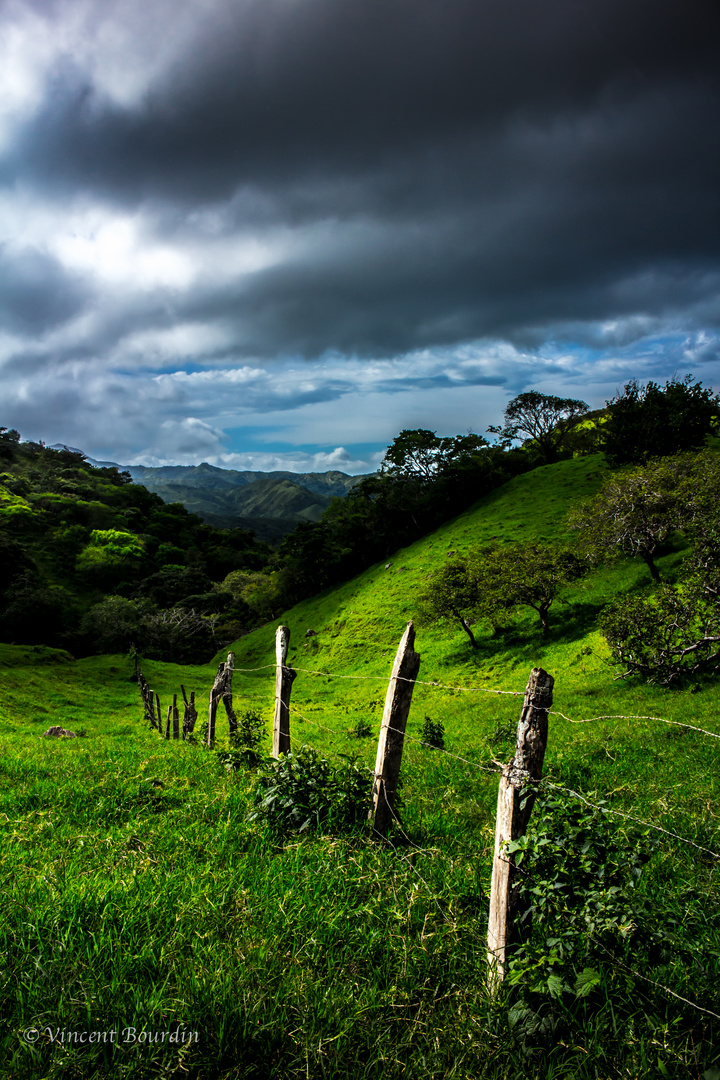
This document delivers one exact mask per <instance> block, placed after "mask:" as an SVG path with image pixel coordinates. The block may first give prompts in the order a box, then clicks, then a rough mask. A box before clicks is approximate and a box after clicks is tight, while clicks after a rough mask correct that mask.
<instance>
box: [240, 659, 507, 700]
mask: <svg viewBox="0 0 720 1080" xmlns="http://www.w3.org/2000/svg"><path fill="white" fill-rule="evenodd" d="M272 666H274V665H272ZM236 670H239V669H236ZM253 670H256V671H260V668H255V669H253ZM293 671H298V672H302V673H303V674H304V675H321V676H322V677H323V678H325V679H350V680H352V681H355V682H388V676H387V675H339V674H337V673H336V672H333V671H315V670H314V669H313V668H302V667H294V666H293ZM393 679H394V680H395V681H396V682H408V683H413V684H414V685H415V686H431V687H433V688H434V689H436V690H459V691H463V692H464V693H467V694H504V695H507V696H509V697H523V696H524V694H525V691H524V690H490V689H488V688H486V687H484V686H447V685H446V684H445V683H441V682H437V680H433V681H432V682H431V681H423V680H422V679H408V678H406V677H405V676H404V675H391V676H390V677H389V681H392V680H393Z"/></svg>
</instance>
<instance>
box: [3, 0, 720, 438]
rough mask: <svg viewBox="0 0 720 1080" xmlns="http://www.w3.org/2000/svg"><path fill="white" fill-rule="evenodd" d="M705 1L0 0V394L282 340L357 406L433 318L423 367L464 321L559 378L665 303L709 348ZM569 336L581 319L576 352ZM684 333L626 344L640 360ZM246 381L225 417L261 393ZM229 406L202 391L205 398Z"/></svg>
mask: <svg viewBox="0 0 720 1080" xmlns="http://www.w3.org/2000/svg"><path fill="white" fill-rule="evenodd" d="M719 18H720V17H719V14H718V9H717V8H716V7H715V6H714V5H711V4H709V3H705V0H660V2H657V0H656V2H653V3H652V4H651V3H649V0H622V2H620V0H606V2H604V3H603V4H592V3H590V2H589V0H585V2H582V0H548V2H546V3H543V4H538V3H537V2H536V0H510V2H508V0H484V2H483V3H482V4H479V3H477V0H442V2H440V0H412V2H410V0H382V2H380V0H246V2H234V3H230V2H229V0H213V2H209V3H203V4H200V3H198V2H197V0H192V2H190V0H186V2H185V3H182V2H178V0H174V2H173V3H170V2H169V0H168V2H165V0H153V2H152V3H149V4H148V3H147V2H145V3H141V2H140V0H114V2H112V0H105V2H104V3H103V4H100V2H99V0H69V2H65V3H60V2H59V0H58V2H56V3H53V2H40V0H36V2H34V3H27V0H26V2H24V3H20V2H12V0H8V2H7V3H6V4H5V6H4V7H3V9H2V11H0V29H2V28H3V26H4V31H5V33H4V35H2V37H3V39H4V40H5V42H6V43H7V44H6V50H7V55H6V57H5V63H4V65H0V68H1V69H2V70H3V71H4V72H5V74H4V76H2V75H0V84H1V83H2V79H3V77H4V79H5V87H4V91H5V93H4V94H2V95H0V96H1V97H2V98H4V100H5V103H6V104H5V106H4V112H3V111H2V109H3V106H2V105H0V182H1V183H2V190H1V191H0V385H3V386H4V387H5V390H4V397H5V400H6V403H7V407H8V409H9V412H10V415H9V416H7V417H6V418H4V419H3V420H2V422H8V420H9V421H10V422H11V423H19V422H21V420H22V419H25V418H26V417H27V416H29V418H30V420H31V423H30V428H31V429H32V428H35V429H38V428H40V429H41V428H42V424H41V422H40V421H41V419H44V420H45V421H46V420H47V413H46V414H45V417H40V416H39V415H38V413H37V412H36V413H34V414H32V407H31V405H30V404H29V402H30V400H31V395H30V394H29V392H28V384H27V379H28V378H30V377H33V378H36V379H37V378H44V379H45V380H46V383H47V389H48V393H50V388H51V387H53V386H57V388H58V393H60V397H61V398H62V402H59V401H58V403H57V404H56V405H55V406H54V408H55V409H62V412H63V416H65V417H66V418H68V423H72V425H77V423H78V422H79V421H78V420H77V419H76V418H77V417H78V416H79V415H81V414H82V413H83V410H85V411H86V412H87V411H89V410H90V409H91V408H92V407H93V404H92V403H93V402H96V405H95V407H97V402H100V403H102V402H104V403H105V404H106V411H107V413H108V416H111V417H115V419H114V420H113V421H112V422H113V424H116V425H117V428H116V430H119V429H120V427H121V425H122V424H123V423H125V422H127V420H128V414H127V412H126V411H125V410H124V408H120V407H119V406H118V405H117V403H118V402H119V401H124V400H125V398H126V396H128V395H127V391H128V386H127V385H126V384H127V380H128V379H131V378H139V379H140V378H142V379H152V378H154V377H155V376H156V375H162V373H163V372H167V373H168V374H170V373H172V372H173V371H177V370H179V369H185V370H190V371H193V370H195V371H198V370H208V371H214V370H215V369H218V370H219V371H220V372H225V371H232V370H235V369H242V368H247V367H249V368H252V369H255V368H257V369H258V370H260V369H262V368H263V367H264V365H265V364H267V363H275V364H278V363H279V364H280V368H279V369H278V370H280V369H283V370H284V367H285V366H286V365H287V364H288V363H290V362H291V360H292V359H293V358H294V359H296V360H297V359H298V358H304V360H305V361H306V364H307V369H308V371H307V372H306V376H307V378H308V379H309V380H310V382H311V383H312V385H313V389H312V392H310V391H308V394H309V396H310V398H312V400H313V401H314V402H320V401H322V400H326V401H331V400H336V399H337V398H338V397H339V396H342V395H346V396H350V397H352V396H353V395H355V397H354V398H353V400H354V401H355V403H356V407H358V408H359V407H360V398H359V397H357V395H358V394H361V393H362V392H363V391H361V389H360V386H359V383H358V379H357V377H356V367H357V364H359V363H361V362H362V361H365V362H366V363H370V362H371V361H374V360H387V361H391V360H392V358H393V357H396V358H400V359H399V360H398V363H399V368H398V370H399V371H401V374H399V376H398V377H399V380H400V383H399V384H400V385H401V386H402V387H403V388H405V389H407V390H410V389H413V390H418V389H419V387H418V386H417V385H416V384H415V383H414V382H413V380H412V378H411V376H410V369H409V368H408V367H407V366H406V365H405V363H404V361H402V360H401V358H403V357H407V356H409V355H415V354H418V352H423V350H425V351H427V350H429V353H428V355H432V356H434V357H435V361H434V363H435V366H434V368H433V370H432V372H431V371H430V370H429V369H428V370H426V371H425V375H424V377H425V379H426V380H427V379H430V383H427V381H426V384H425V385H434V386H435V387H436V388H437V387H438V386H440V385H441V383H442V378H443V377H444V376H445V377H447V376H446V368H447V365H448V363H449V361H448V356H449V355H450V353H449V352H448V350H450V352H452V350H455V351H456V352H455V354H453V355H456V354H457V350H458V349H460V348H462V347H463V346H464V344H466V343H472V342H476V343H477V342H480V343H482V342H485V343H486V348H485V354H484V355H485V368H484V373H483V379H484V380H485V382H486V383H494V384H495V385H497V386H506V387H513V386H519V385H522V384H523V380H526V383H525V384H527V383H532V382H533V378H534V376H536V378H535V381H537V377H539V378H541V379H542V378H547V379H549V380H550V383H551V384H552V385H555V384H554V383H553V379H556V380H559V381H557V389H558V390H561V389H562V388H563V387H564V386H565V385H570V384H571V383H572V382H573V380H574V381H575V382H577V381H582V379H583V378H585V377H586V376H583V375H582V374H581V373H580V369H581V367H582V366H583V365H584V366H585V368H588V367H589V366H592V364H593V363H596V362H597V356H596V355H595V353H592V355H591V352H592V350H600V351H601V352H602V356H603V357H607V350H609V349H610V350H612V349H616V350H621V349H627V348H628V347H629V346H631V345H632V343H633V342H641V341H643V340H646V341H650V340H651V339H660V338H662V337H663V335H665V336H668V337H670V336H671V337H672V338H673V340H675V341H680V340H685V338H687V339H688V340H690V339H692V342H693V344H692V346H691V347H690V352H691V354H692V355H693V356H694V358H695V359H696V360H697V361H698V363H704V364H706V365H708V364H709V365H711V368H712V373H713V377H714V378H716V377H718V375H720V372H717V369H716V368H714V367H712V365H713V364H715V363H716V361H717V346H716V337H715V328H717V327H718V326H720V300H719V299H718V295H719V293H718V284H719V281H720V260H719V258H718V255H719V254H720V205H719V202H720V200H719V198H718V192H719V191H720V147H719V145H718V139H717V130H718V121H719V120H720V109H719V107H718V106H719V104H720V86H719V77H718V65H717V56H718V43H719V40H718V39H719V38H720V34H719V33H718V31H719V29H720V27H719ZM0 59H2V58H0ZM2 89H3V87H2V85H0V91H2ZM703 334H704V337H703V336H702V335H703ZM698 335H699V336H698ZM498 342H506V343H511V344H512V348H511V349H510V351H509V352H508V351H505V352H503V350H502V348H499V347H498V346H497V344H496V343H498ZM698 342H702V343H703V344H702V348H700V347H699V346H698ZM558 343H560V344H558ZM568 343H574V344H575V345H577V346H580V345H584V346H587V348H588V349H589V350H591V352H586V353H585V354H584V358H583V357H581V356H580V354H577V357H576V362H575V365H574V367H573V366H572V365H570V367H568V366H567V365H566V364H565V362H564V360H562V357H564V355H565V353H566V351H567V347H568ZM553 348H554V349H555V354H556V356H557V358H560V360H559V362H560V367H559V368H558V369H557V370H556V371H555V373H554V374H553V373H548V372H547V370H546V369H545V368H544V367H543V357H545V359H547V357H548V350H550V351H552V349H553ZM683 348H684V349H685V351H683V349H679V351H677V350H676V351H675V352H672V355H670V356H668V355H667V354H666V353H665V352H663V350H656V349H653V348H651V347H648V350H647V354H648V355H649V356H652V357H653V358H654V362H655V363H656V364H657V367H656V368H655V369H653V367H652V365H651V366H650V368H649V373H650V374H653V373H654V371H658V372H667V373H668V374H672V373H673V371H674V370H675V367H676V366H677V365H678V364H680V365H682V364H683V363H684V361H685V360H686V359H687V348H685V347H683ZM693 350H694V351H693ZM640 351H642V350H640ZM520 356H522V357H528V356H530V357H532V356H535V358H536V361H535V366H533V364H531V363H526V362H525V359H523V360H522V361H520V360H518V357H520ZM328 357H331V358H333V360H332V364H328V363H327V358H328ZM343 357H344V358H345V359H344V360H343ZM626 360H627V356H626ZM428 363H429V361H428ZM430 366H432V365H430ZM609 366H610V368H611V369H612V370H613V371H618V372H620V370H621V369H622V370H623V371H628V370H629V369H628V367H627V363H626V366H625V367H624V368H623V365H622V364H620V365H615V366H614V367H613V364H612V363H610V365H609ZM330 369H332V372H331V373H330ZM343 370H345V372H346V377H343ZM607 370H608V368H607V366H606V368H597V375H596V376H592V377H591V381H592V380H593V379H595V381H596V382H597V383H598V385H602V386H603V387H604V386H605V383H604V382H603V379H604V378H605V376H606V375H607ZM645 370H647V369H645ZM708 370H710V369H708ZM142 372H146V373H147V374H146V375H141V373H142ZM81 373H82V375H81ZM681 373H683V372H681ZM698 373H699V374H702V372H701V371H698ZM3 378H4V379H5V382H4V383H2V380H3ZM433 380H434V382H433ZM220 381H222V377H221V378H220ZM711 381H712V380H711ZM391 382H392V380H391V381H390V382H388V381H387V380H384V381H383V380H381V383H380V384H378V392H380V391H382V392H384V393H389V392H390V391H391V389H393V387H392V386H391ZM300 383H301V380H300V379H298V380H297V387H296V392H297V394H298V398H297V400H296V402H295V407H300V408H303V407H306V406H307V405H309V398H308V397H307V395H306V396H303V394H304V392H303V391H301V390H300V389H299V387H300ZM144 385H145V388H146V389H147V385H150V384H144ZM152 385H153V386H156V385H160V384H159V383H157V384H156V383H153V384H152ZM178 385H179V384H178ZM121 386H122V387H125V389H124V390H122V391H120V390H119V389H118V388H119V387H121ZM60 387H62V388H63V389H62V392H61V391H60ZM90 387H94V389H93V390H92V392H91V389H90ZM36 389H37V388H36ZM611 392H612V391H611ZM93 395H95V396H94V397H93ZM130 396H131V395H130ZM151 396H154V392H153V395H151ZM181 396H182V395H181ZM39 398H42V395H39ZM39 398H38V397H36V400H39ZM243 400H244V401H245V399H243ZM247 400H248V401H249V400H254V402H255V404H254V406H253V408H255V409H256V410H257V412H256V413H253V414H252V416H254V417H255V420H254V421H253V420H252V419H250V420H248V422H256V420H257V416H258V415H260V414H264V413H272V414H273V415H275V414H276V412H277V411H278V403H277V401H275V400H274V398H273V395H272V394H270V395H269V396H263V395H262V394H259V393H256V394H255V397H254V398H253V395H252V394H250V396H249V398H248V399H247ZM156 404H157V403H156ZM160 407H161V403H160V404H158V408H160ZM168 408H169V406H168ZM189 408H190V405H189V404H187V403H186V409H189ZM236 410H237V411H236V413H235V414H234V415H235V419H236V420H237V418H238V417H239V416H241V415H242V416H251V414H250V413H248V412H247V409H246V405H245V404H243V403H240V404H238V405H237V406H236ZM221 411H222V410H219V411H217V412H216V414H215V417H214V419H213V418H212V417H210V415H209V414H208V416H207V417H206V419H205V420H203V421H202V422H203V423H208V424H209V427H210V430H212V431H216V430H220V429H222V430H229V428H230V427H232V426H233V418H232V417H228V416H227V415H225V414H223V417H222V422H221V418H220V412H221ZM280 411H282V409H281V410H280ZM200 412H202V410H201V409H196V410H195V413H200ZM195 413H188V412H187V411H186V412H185V413H184V414H183V413H182V410H180V411H179V412H178V413H177V414H175V413H171V412H168V413H167V415H165V414H163V416H164V419H166V420H167V421H168V423H171V422H176V423H183V422H185V421H187V420H188V416H194V415H195ZM29 414H32V415H29ZM196 419H197V417H196ZM163 422H164V421H163ZM389 422H390V421H389V420H388V423H389ZM319 423H320V421H319ZM476 426H479V425H476ZM299 427H300V428H302V427H303V425H302V424H300V425H299ZM191 429H192V425H191ZM191 429H188V430H191ZM183 430H185V429H183ZM196 430H197V431H198V432H199V430H200V429H196ZM324 431H325V429H324V428H323V427H322V425H321V426H320V427H319V428H318V431H317V436H318V437H317V438H316V439H315V440H309V441H315V442H318V443H322V442H324V441H325V439H324V437H323V433H324ZM30 433H32V431H31V432H30ZM186 434H187V432H185V434H183V435H182V439H185V435H186ZM392 434H393V428H392V427H391V428H390V430H389V431H388V432H387V435H385V436H384V437H385V438H387V437H389V436H391V435H392ZM178 437H179V438H180V435H179V436H178ZM198 438H200V435H199V434H198ZM203 438H204V436H203ZM214 438H215V436H214V435H213V439H214ZM65 439H66V441H73V440H74V441H82V435H81V434H77V435H73V433H72V431H71V432H68V433H67V434H66V436H65ZM108 439H110V436H108ZM134 445H135V447H136V450H137V451H138V452H139V451H140V450H143V449H147V452H148V453H152V452H153V451H152V448H149V449H148V448H147V447H146V445H145V444H144V443H135V444H134ZM184 446H185V443H184V442H183V447H184ZM97 447H98V443H97V442H96V443H95V448H97ZM88 449H93V447H89V448H88ZM179 452H180V451H179V450H178V453H179ZM184 452H185V450H183V453H184Z"/></svg>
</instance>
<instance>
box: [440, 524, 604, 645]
mask: <svg viewBox="0 0 720 1080" xmlns="http://www.w3.org/2000/svg"><path fill="white" fill-rule="evenodd" d="M584 573H585V565H584V564H583V562H582V561H581V560H580V559H579V558H578V557H577V555H576V554H575V553H574V552H573V551H571V550H570V549H568V548H559V547H553V546H551V545H549V544H509V545H507V546H506V547H487V548H479V549H475V550H473V551H471V552H470V553H469V555H468V556H467V557H465V558H460V557H456V558H454V559H452V560H448V561H446V563H445V565H444V566H443V567H442V568H441V569H440V570H438V571H436V572H435V573H434V574H433V575H432V577H431V578H430V581H429V583H428V585H427V586H426V588H425V589H424V590H423V592H422V593H421V595H420V602H421V606H422V609H423V611H424V614H425V616H426V618H428V620H429V621H431V622H441V621H455V622H458V623H460V625H461V626H462V628H463V630H464V631H465V633H466V634H467V636H468V638H469V640H470V644H471V646H472V647H473V648H474V649H475V648H477V641H476V639H475V636H474V634H473V632H472V629H471V627H470V620H472V619H487V620H488V621H489V622H490V623H491V624H492V625H493V628H494V629H496V630H497V628H498V627H499V625H500V622H501V620H502V617H503V615H505V614H507V612H509V611H511V610H512V609H514V608H518V607H531V608H533V609H534V610H535V611H536V612H537V613H538V617H539V619H540V625H541V627H542V632H543V634H546V633H547V632H548V630H549V629H550V621H549V611H550V608H551V607H552V605H553V603H554V601H555V600H556V599H557V598H558V596H559V594H560V592H561V590H562V589H563V588H564V587H565V586H566V585H568V584H569V583H570V582H571V581H575V580H576V579H577V578H579V577H581V576H582V574H584Z"/></svg>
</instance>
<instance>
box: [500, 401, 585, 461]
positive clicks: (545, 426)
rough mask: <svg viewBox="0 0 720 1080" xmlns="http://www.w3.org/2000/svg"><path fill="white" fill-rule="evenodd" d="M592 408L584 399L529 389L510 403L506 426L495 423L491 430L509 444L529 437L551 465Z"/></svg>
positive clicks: (544, 459) (506, 414) (527, 439)
mask: <svg viewBox="0 0 720 1080" xmlns="http://www.w3.org/2000/svg"><path fill="white" fill-rule="evenodd" d="M589 411H590V407H589V406H588V405H587V404H586V403H585V402H584V401H578V400H576V399H575V398H560V397H554V396H553V395H552V394H541V393H540V392H539V391H538V390H528V391H526V392H525V393H524V394H518V396H517V397H515V398H513V399H512V401H511V402H510V403H509V404H508V406H507V408H506V409H505V424H504V426H503V427H497V426H491V427H489V428H488V431H490V432H492V433H493V434H494V435H499V436H500V438H501V439H502V440H503V441H504V442H507V443H509V442H512V440H513V439H518V438H520V437H521V436H525V439H526V441H531V442H532V443H533V444H534V445H535V446H537V449H538V451H539V452H540V455H541V457H542V459H543V461H544V462H545V463H546V464H550V463H552V462H553V461H557V459H558V457H559V455H560V452H561V450H562V449H563V446H564V443H565V441H566V439H567V436H568V434H569V432H570V431H571V430H572V429H573V428H574V427H575V425H576V424H577V422H578V420H579V419H580V418H581V417H582V416H584V415H585V414H586V413H588V412H589Z"/></svg>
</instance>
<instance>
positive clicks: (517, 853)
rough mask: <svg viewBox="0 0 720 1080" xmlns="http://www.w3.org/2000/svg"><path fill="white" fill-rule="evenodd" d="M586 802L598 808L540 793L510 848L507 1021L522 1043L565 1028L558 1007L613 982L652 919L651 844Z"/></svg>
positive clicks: (563, 796) (537, 1040)
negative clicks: (647, 870) (513, 880)
mask: <svg viewBox="0 0 720 1080" xmlns="http://www.w3.org/2000/svg"><path fill="white" fill-rule="evenodd" d="M526 797H527V795H526ZM591 800H592V801H595V803H596V807H599V809H598V808H588V807H587V806H585V805H584V804H583V803H581V802H579V801H578V800H577V799H575V798H573V797H572V796H569V795H566V794H563V793H559V792H556V791H555V792H547V791H545V792H544V793H542V794H541V795H540V797H539V798H538V799H537V801H536V803H535V806H534V810H533V816H532V818H531V820H530V826H529V828H528V831H527V832H526V834H525V836H523V837H521V838H520V839H519V840H515V841H512V842H511V843H509V844H507V845H506V850H507V852H508V854H513V855H514V860H515V864H516V866H518V868H519V880H518V885H517V897H516V905H517V907H516V910H517V912H518V916H519V919H520V923H519V925H520V933H521V940H520V942H519V943H518V944H517V946H516V947H515V948H514V949H513V954H512V959H511V960H510V963H509V972H508V976H507V985H508V987H509V988H510V989H511V991H512V1002H513V1003H512V1008H511V1011H510V1021H511V1025H512V1026H513V1027H514V1029H515V1032H516V1034H517V1035H519V1036H520V1037H521V1038H522V1040H523V1041H524V1042H525V1043H526V1044H528V1043H529V1044H530V1045H533V1044H534V1045H538V1043H542V1042H543V1041H544V1042H547V1040H548V1038H549V1036H550V1035H551V1034H553V1033H554V1032H555V1029H556V1027H557V1025H558V1023H560V1021H561V1017H562V1018H563V1019H564V1022H565V1023H566V1024H567V1023H568V1021H569V1019H570V1017H571V1013H570V1014H569V1013H568V1012H567V1010H563V1009H562V1008H561V1007H560V1006H561V1003H562V1002H563V1001H565V1004H566V1005H567V1003H568V999H569V1001H572V999H576V1000H577V999H580V1000H582V999H586V998H592V997H593V996H597V994H598V992H599V991H600V990H601V988H605V987H606V986H607V985H608V984H609V983H610V982H611V980H612V975H613V974H614V972H613V964H612V958H613V957H617V958H618V959H620V960H621V961H622V958H623V957H625V956H626V955H627V954H628V946H629V944H630V943H635V944H637V941H638V940H639V939H640V937H641V930H642V929H643V926H644V924H645V923H646V922H647V920H648V918H649V913H648V911H647V910H646V904H645V903H644V902H643V901H642V900H640V899H639V897H638V894H637V885H638V883H639V881H640V877H641V875H642V869H643V866H644V865H645V863H646V862H647V860H648V858H649V856H650V853H651V850H652V847H653V845H651V844H650V843H649V842H648V841H647V840H646V839H645V838H643V837H641V836H640V835H639V834H631V835H628V834H627V833H626V832H625V831H623V830H622V829H621V828H620V826H619V825H618V824H617V823H616V820H614V819H613V818H612V817H610V816H609V815H608V814H607V812H606V809H605V806H606V804H605V803H604V802H603V801H602V800H600V801H599V802H598V801H597V800H596V799H595V798H594V796H592V795H591ZM654 846H655V847H657V845H654ZM644 933H645V937H647V934H648V931H647V929H645V931H644ZM636 962H637V959H636ZM570 1022H571V1020H570Z"/></svg>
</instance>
